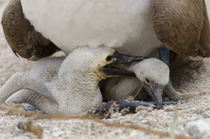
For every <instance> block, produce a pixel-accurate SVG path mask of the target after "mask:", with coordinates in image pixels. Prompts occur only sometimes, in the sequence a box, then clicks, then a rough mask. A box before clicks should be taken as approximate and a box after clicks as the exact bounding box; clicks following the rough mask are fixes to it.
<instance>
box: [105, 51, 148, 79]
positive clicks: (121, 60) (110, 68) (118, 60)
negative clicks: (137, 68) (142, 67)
mask: <svg viewBox="0 0 210 139" xmlns="http://www.w3.org/2000/svg"><path fill="white" fill-rule="evenodd" d="M113 59H114V60H113V62H112V63H111V64H109V65H107V66H105V67H103V68H102V70H103V72H104V73H105V74H107V75H127V76H135V73H134V72H131V71H127V70H124V69H120V68H117V67H115V65H118V64H130V63H133V62H140V61H142V60H144V59H146V58H145V57H142V56H129V55H125V54H121V53H118V52H115V53H114V55H113Z"/></svg>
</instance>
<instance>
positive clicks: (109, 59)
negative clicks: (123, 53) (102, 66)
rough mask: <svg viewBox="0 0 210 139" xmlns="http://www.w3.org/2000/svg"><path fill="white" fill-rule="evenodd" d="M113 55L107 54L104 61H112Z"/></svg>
mask: <svg viewBox="0 0 210 139" xmlns="http://www.w3.org/2000/svg"><path fill="white" fill-rule="evenodd" d="M113 59H114V58H113V56H111V55H109V56H107V57H106V62H112V61H113Z"/></svg>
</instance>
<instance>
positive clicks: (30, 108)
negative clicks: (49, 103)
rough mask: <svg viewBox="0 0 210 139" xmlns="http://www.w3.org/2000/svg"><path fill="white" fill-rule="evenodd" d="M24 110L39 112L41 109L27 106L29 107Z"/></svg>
mask: <svg viewBox="0 0 210 139" xmlns="http://www.w3.org/2000/svg"><path fill="white" fill-rule="evenodd" d="M24 110H26V111H36V110H39V109H38V108H36V107H34V106H32V105H27V106H24Z"/></svg>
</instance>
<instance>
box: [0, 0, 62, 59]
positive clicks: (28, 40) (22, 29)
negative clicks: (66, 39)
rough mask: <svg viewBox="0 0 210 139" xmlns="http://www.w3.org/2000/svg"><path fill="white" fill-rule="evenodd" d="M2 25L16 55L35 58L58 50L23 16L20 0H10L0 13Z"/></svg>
mask: <svg viewBox="0 0 210 139" xmlns="http://www.w3.org/2000/svg"><path fill="white" fill-rule="evenodd" d="M2 26H3V31H4V34H5V38H6V40H7V41H8V43H9V45H10V47H11V49H12V50H13V52H14V53H15V54H16V55H17V54H18V55H20V56H21V57H24V58H27V59H30V60H37V59H39V58H42V57H46V56H49V55H51V54H53V53H54V52H56V51H58V50H59V48H58V47H57V46H55V45H54V44H53V43H52V42H51V41H49V40H48V39H46V38H44V37H43V36H42V35H41V34H40V33H38V32H36V31H35V30H34V27H33V26H32V25H31V24H30V22H29V21H28V20H26V19H25V18H24V15H23V11H22V7H21V3H20V0H11V1H10V3H9V4H8V6H7V8H6V9H5V10H4V13H3V15H2Z"/></svg>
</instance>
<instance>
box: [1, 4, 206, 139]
mask: <svg viewBox="0 0 210 139" xmlns="http://www.w3.org/2000/svg"><path fill="white" fill-rule="evenodd" d="M6 3H7V0H0V14H2V9H3V8H4V6H5V4H6ZM0 50H1V51H0V73H1V74H0V86H1V85H2V84H3V83H4V82H5V81H6V80H7V79H8V78H9V77H10V76H11V75H12V74H13V73H15V72H17V71H27V70H29V69H30V67H31V66H32V65H33V62H29V61H27V60H24V59H21V58H17V57H16V56H15V55H14V54H13V53H12V51H11V50H10V48H9V47H8V44H7V42H6V40H5V39H4V36H3V32H2V28H0ZM175 73H176V74H174V75H173V78H174V80H175V83H176V84H175V86H176V88H180V89H185V90H186V91H187V92H188V93H197V94H198V95H197V96H195V97H194V98H191V99H189V100H186V101H184V103H183V104H178V105H171V106H166V107H165V108H164V109H163V110H153V109H151V108H143V107H140V108H139V109H138V112H137V113H136V114H129V115H126V116H122V115H121V114H119V113H116V114H113V115H112V116H111V118H110V119H108V120H102V121H101V120H100V121H99V120H93V119H90V118H89V119H88V118H86V119H84V117H63V118H59V120H58V117H57V119H53V118H51V119H49V117H48V118H45V119H42V118H41V119H40V118H34V116H35V115H37V114H34V113H32V114H31V113H30V114H28V113H25V112H22V111H19V110H16V109H15V110H14V109H12V110H11V109H10V108H5V107H3V106H2V107H0V138H2V139H4V138H5V139H9V138H21V139H22V138H36V137H37V136H36V135H35V134H33V133H31V132H27V131H32V132H35V133H40V132H41V129H42V130H43V135H42V136H43V138H104V139H105V138H115V137H116V138H163V136H164V137H165V138H173V135H174V134H176V135H184V136H187V137H197V138H206V139H207V138H210V59H204V60H203V63H202V64H201V65H200V66H199V67H194V66H192V65H190V64H189V66H185V68H181V69H178V70H177V71H176V72H175ZM8 111H10V112H9V113H8ZM11 111H13V113H11ZM17 113H19V114H17ZM27 115H28V116H27ZM30 115H31V116H30ZM41 117H43V115H42V116H41ZM54 118H55V117H54ZM27 121H32V123H33V125H34V126H30V124H26V128H27V127H32V128H29V129H27V130H26V131H24V130H20V129H19V128H18V127H17V125H18V123H20V122H23V123H24V122H27ZM107 122H108V123H107ZM127 125H131V126H127ZM36 126H38V127H36ZM141 127H143V128H141ZM166 132H168V134H165V133H166ZM184 136H179V138H185V137H184Z"/></svg>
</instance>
